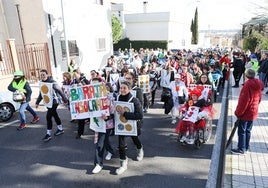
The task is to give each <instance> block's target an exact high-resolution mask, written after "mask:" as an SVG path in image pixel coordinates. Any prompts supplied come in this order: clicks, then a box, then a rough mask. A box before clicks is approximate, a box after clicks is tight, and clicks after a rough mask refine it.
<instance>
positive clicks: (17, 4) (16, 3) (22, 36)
mask: <svg viewBox="0 0 268 188" xmlns="http://www.w3.org/2000/svg"><path fill="white" fill-rule="evenodd" d="M14 3H15V6H16V10H17V14H18V20H19V26H20V34H21V40H22V44H23V47H24V46H25V39H24V34H23V28H22V24H21V16H20V7H19V6H20V5H19V2H18V1H14Z"/></svg>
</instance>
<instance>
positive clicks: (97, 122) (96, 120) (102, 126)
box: [89, 117, 106, 133]
mask: <svg viewBox="0 0 268 188" xmlns="http://www.w3.org/2000/svg"><path fill="white" fill-rule="evenodd" d="M89 128H90V129H92V130H93V131H95V132H100V133H106V122H105V121H104V120H103V119H102V118H101V117H93V118H90V125H89Z"/></svg>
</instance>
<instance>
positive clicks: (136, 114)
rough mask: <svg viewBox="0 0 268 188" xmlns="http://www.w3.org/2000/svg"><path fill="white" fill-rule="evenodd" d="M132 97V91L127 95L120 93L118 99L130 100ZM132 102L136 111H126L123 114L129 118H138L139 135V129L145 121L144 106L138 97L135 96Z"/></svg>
mask: <svg viewBox="0 0 268 188" xmlns="http://www.w3.org/2000/svg"><path fill="white" fill-rule="evenodd" d="M131 97H132V94H131V93H129V94H127V95H125V96H123V95H119V97H118V101H122V102H128V101H129V100H130V99H131ZM130 102H131V103H133V104H134V112H124V114H123V116H124V117H125V118H126V119H129V120H137V129H138V135H139V134H140V130H139V129H140V128H141V127H142V124H143V121H142V120H143V110H142V109H143V108H142V105H141V103H140V101H139V100H138V99H137V98H136V97H133V98H132V100H131V101H130Z"/></svg>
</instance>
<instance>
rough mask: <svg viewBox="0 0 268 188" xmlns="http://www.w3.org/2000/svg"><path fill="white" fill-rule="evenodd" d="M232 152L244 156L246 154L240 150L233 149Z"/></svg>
mask: <svg viewBox="0 0 268 188" xmlns="http://www.w3.org/2000/svg"><path fill="white" fill-rule="evenodd" d="M231 152H232V153H233V154H244V153H245V152H244V151H242V150H240V149H238V148H237V149H231Z"/></svg>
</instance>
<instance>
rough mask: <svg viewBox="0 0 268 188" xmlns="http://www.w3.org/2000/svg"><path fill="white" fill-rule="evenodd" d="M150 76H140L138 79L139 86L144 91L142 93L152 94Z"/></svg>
mask: <svg viewBox="0 0 268 188" xmlns="http://www.w3.org/2000/svg"><path fill="white" fill-rule="evenodd" d="M149 81H150V77H149V75H140V76H139V77H138V85H139V87H140V88H141V90H142V93H150V85H149Z"/></svg>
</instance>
